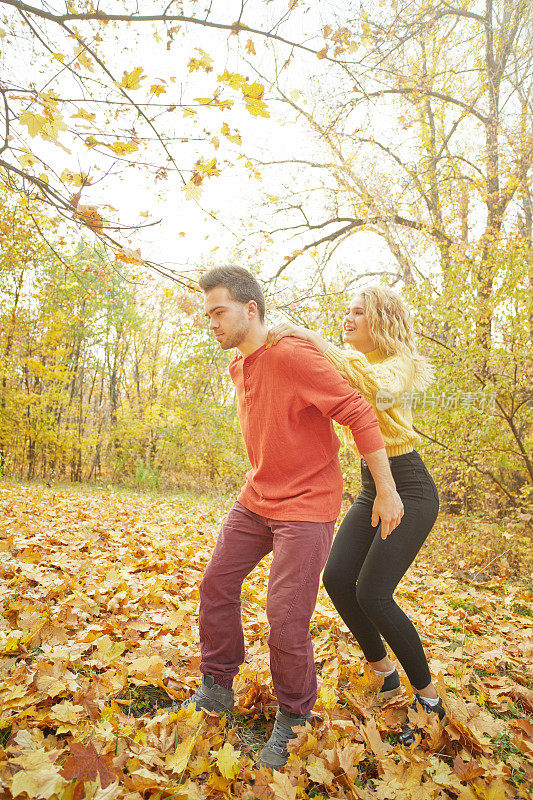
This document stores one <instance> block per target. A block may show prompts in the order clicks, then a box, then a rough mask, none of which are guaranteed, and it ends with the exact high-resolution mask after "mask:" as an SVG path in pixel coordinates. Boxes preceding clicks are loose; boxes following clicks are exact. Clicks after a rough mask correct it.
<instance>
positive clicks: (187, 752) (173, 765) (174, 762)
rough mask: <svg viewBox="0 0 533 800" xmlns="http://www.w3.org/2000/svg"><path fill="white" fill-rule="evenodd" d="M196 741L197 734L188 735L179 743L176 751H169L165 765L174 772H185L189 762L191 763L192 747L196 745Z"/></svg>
mask: <svg viewBox="0 0 533 800" xmlns="http://www.w3.org/2000/svg"><path fill="white" fill-rule="evenodd" d="M195 741H196V736H195V735H193V736H188V737H187V738H186V739H184V740H183V741H182V742H180V743H179V744H178V746H177V747H176V750H175V751H174V753H169V755H167V757H166V758H165V766H166V767H168V768H169V769H171V770H172V772H177V773H179V774H181V773H182V772H184V770H185V768H186V767H187V764H188V763H189V758H190V757H191V753H192V749H193V747H194V743H195Z"/></svg>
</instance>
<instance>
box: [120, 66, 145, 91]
mask: <svg viewBox="0 0 533 800" xmlns="http://www.w3.org/2000/svg"><path fill="white" fill-rule="evenodd" d="M142 71H143V68H142V67H136V68H135V69H133V70H132V71H131V72H127V71H126V70H125V71H124V74H123V76H122V80H121V81H120V84H119V86H122V87H123V88H124V89H140V86H141V81H142V80H144V78H145V77H146V76H145V75H143V74H142Z"/></svg>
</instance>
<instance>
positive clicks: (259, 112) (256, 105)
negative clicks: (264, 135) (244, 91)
mask: <svg viewBox="0 0 533 800" xmlns="http://www.w3.org/2000/svg"><path fill="white" fill-rule="evenodd" d="M244 102H245V103H246V108H247V110H248V111H249V112H250V114H251V115H252V116H253V117H269V116H270V112H269V110H268V108H267V107H266V105H265V103H263V101H262V100H256V99H255V98H253V97H245V98H244Z"/></svg>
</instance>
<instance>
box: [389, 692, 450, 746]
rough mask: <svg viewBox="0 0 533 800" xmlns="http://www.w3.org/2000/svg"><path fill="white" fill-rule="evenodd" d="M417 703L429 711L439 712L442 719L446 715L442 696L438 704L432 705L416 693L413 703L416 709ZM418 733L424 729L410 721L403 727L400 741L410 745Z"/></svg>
mask: <svg viewBox="0 0 533 800" xmlns="http://www.w3.org/2000/svg"><path fill="white" fill-rule="evenodd" d="M417 704H418V705H420V706H422V708H423V709H424V710H425V711H427V712H428V713H433V714H438V716H439V719H440V720H443V719H444V717H445V716H446V712H445V710H444V706H443V705H442V700H441V699H440V698H439V702H438V703H437V705H435V706H432V705H431V704H430V703H428V702H427V701H426V700H425V699H424V698H423V697H420V695H419V694H417V695H415V701H414V703H413V704H412V705H411V708H414V710H415V711H416V710H417V708H416V707H417ZM417 733H423V731H421V730H420V728H417V727H416V726H411V725H410V724H409V723H406V724H405V725H404V726H403V727H402V732H401V733H400V735H399V736H398V742H399V743H400V744H403V745H404V747H409V746H410V745H412V744H413V742H414V741H415V739H416V734H417Z"/></svg>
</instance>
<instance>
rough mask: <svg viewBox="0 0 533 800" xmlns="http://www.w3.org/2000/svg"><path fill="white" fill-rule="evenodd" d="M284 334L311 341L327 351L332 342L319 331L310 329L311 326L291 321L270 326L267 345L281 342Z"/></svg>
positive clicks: (321, 350) (323, 350)
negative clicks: (306, 326) (294, 323)
mask: <svg viewBox="0 0 533 800" xmlns="http://www.w3.org/2000/svg"><path fill="white" fill-rule="evenodd" d="M284 336H295V337H296V339H303V340H304V341H305V342H310V343H311V344H312V345H313V347H316V349H317V350H320V352H321V353H325V352H326V350H327V349H328V347H329V345H330V343H329V342H327V341H326V340H325V339H324V338H323V337H322V336H320V334H319V333H315V332H314V331H310V330H309V328H304V327H302V326H301V325H292V324H291V323H290V322H280V323H279V325H274V327H273V328H270V330H269V331H268V335H267V340H266V345H267V347H271V345H273V344H276V343H277V342H279V340H280V339H283V337H284Z"/></svg>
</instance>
